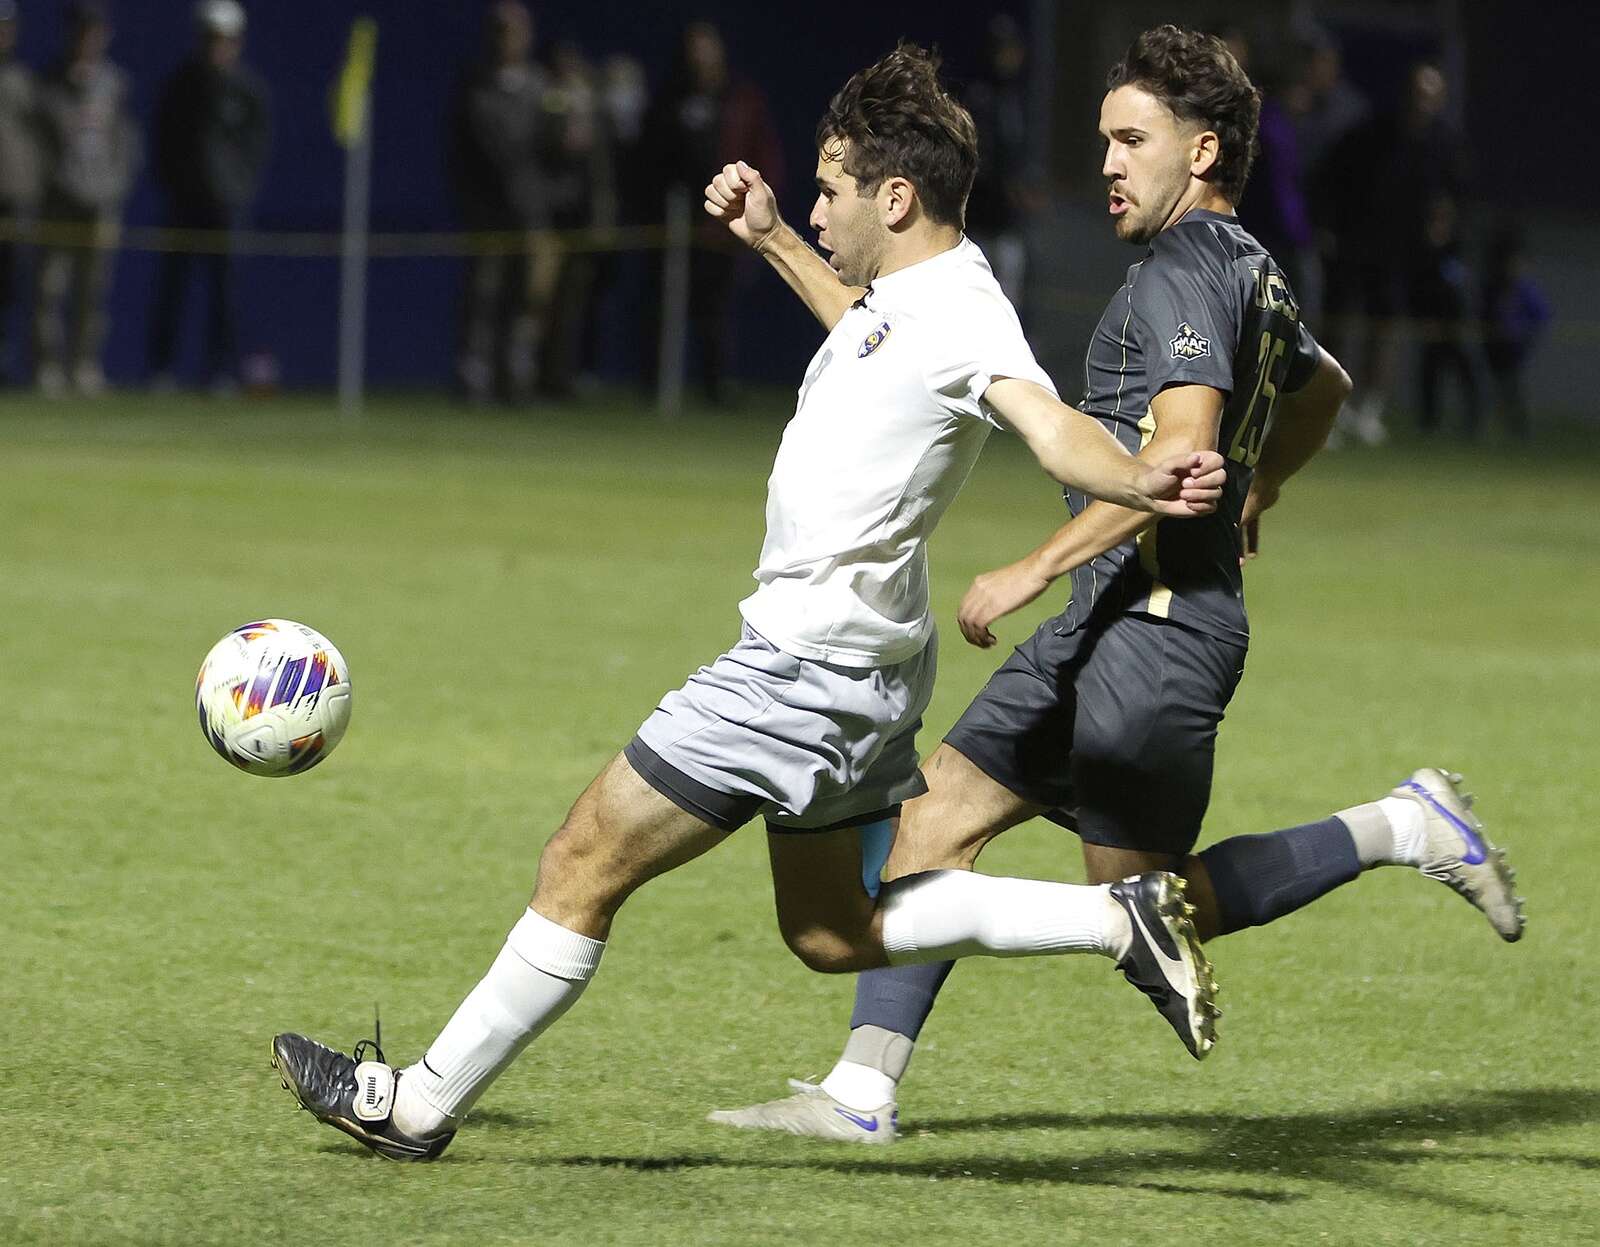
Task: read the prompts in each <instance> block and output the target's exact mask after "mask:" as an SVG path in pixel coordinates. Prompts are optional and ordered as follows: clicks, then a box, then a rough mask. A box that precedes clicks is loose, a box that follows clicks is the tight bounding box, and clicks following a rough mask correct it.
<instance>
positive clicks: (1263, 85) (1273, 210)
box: [1229, 35, 1322, 321]
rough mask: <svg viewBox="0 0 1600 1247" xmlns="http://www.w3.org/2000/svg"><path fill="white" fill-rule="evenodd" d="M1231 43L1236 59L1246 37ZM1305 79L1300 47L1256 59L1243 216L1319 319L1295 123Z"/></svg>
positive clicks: (1317, 267)
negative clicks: (1255, 114) (1257, 113)
mask: <svg viewBox="0 0 1600 1247" xmlns="http://www.w3.org/2000/svg"><path fill="white" fill-rule="evenodd" d="M1229 42H1230V45H1231V46H1233V47H1234V48H1235V59H1237V58H1238V48H1239V47H1241V46H1243V45H1242V36H1238V35H1235V37H1234V38H1233V39H1231V40H1230V41H1229ZM1240 64H1244V62H1243V61H1241V62H1240ZM1301 77H1302V59H1301V54H1300V53H1299V50H1298V49H1295V48H1292V47H1291V48H1288V49H1282V50H1278V51H1276V52H1275V54H1274V55H1271V56H1262V57H1260V58H1258V64H1257V68H1256V69H1255V71H1254V73H1253V74H1252V78H1253V81H1254V82H1255V84H1256V86H1257V87H1258V88H1259V89H1260V91H1261V123H1260V129H1259V140H1260V145H1261V146H1260V150H1259V152H1258V153H1257V156H1256V164H1255V169H1254V172H1252V174H1251V176H1250V185H1249V189H1248V190H1246V191H1245V195H1244V202H1243V203H1242V204H1241V205H1240V207H1239V219H1240V220H1241V221H1242V222H1243V223H1244V226H1245V228H1246V229H1248V230H1249V231H1250V233H1251V234H1252V235H1254V236H1255V238H1256V240H1257V241H1259V242H1260V243H1261V245H1262V246H1264V247H1265V248H1266V249H1267V250H1268V251H1269V252H1271V253H1272V256H1273V258H1274V259H1276V260H1277V261H1278V263H1279V264H1280V265H1281V266H1282V268H1283V271H1284V273H1285V274H1286V275H1287V276H1288V278H1289V286H1290V289H1291V290H1293V292H1294V296H1295V302H1296V303H1297V304H1298V305H1299V307H1300V310H1301V314H1302V315H1303V316H1306V317H1307V318H1308V319H1309V320H1312V321H1315V320H1316V319H1317V317H1316V309H1318V308H1320V307H1321V304H1322V263H1321V259H1320V257H1319V256H1318V254H1317V247H1316V234H1315V232H1314V230H1313V229H1312V225H1311V207H1310V204H1309V203H1308V201H1307V195H1306V186H1305V171H1304V167H1303V165H1302V162H1301V158H1300V136H1299V133H1298V131H1297V129H1296V125H1295V114H1296V112H1298V111H1300V110H1303V109H1304V108H1305V107H1306V92H1305V90H1304V87H1303V85H1302V82H1301Z"/></svg>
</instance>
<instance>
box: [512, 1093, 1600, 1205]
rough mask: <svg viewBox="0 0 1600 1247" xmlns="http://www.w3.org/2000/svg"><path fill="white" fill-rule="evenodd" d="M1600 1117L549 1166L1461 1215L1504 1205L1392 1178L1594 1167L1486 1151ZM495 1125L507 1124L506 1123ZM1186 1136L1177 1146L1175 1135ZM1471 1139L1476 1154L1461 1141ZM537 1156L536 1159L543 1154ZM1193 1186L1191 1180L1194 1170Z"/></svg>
mask: <svg viewBox="0 0 1600 1247" xmlns="http://www.w3.org/2000/svg"><path fill="white" fill-rule="evenodd" d="M1596 1116H1600V1092H1596V1091H1589V1090H1583V1089H1574V1088H1568V1087H1559V1088H1558V1087H1532V1088H1524V1089H1519V1090H1511V1091H1486V1092H1479V1093H1468V1094H1465V1095H1461V1096H1451V1097H1449V1098H1444V1099H1438V1100H1428V1099H1414V1100H1404V1101H1397V1102H1394V1103H1390V1104H1380V1105H1373V1106H1368V1107H1364V1108H1358V1109H1351V1110H1347V1111H1344V1112H1339V1111H1330V1112H1317V1113H1288V1114H1260V1115H1256V1114H1238V1113H1221V1114H1205V1113H1198V1112H1183V1111H1179V1112H1173V1113H1155V1112H1135V1113H1121V1112H1096V1113H1007V1114H1000V1115H995V1116H989V1117H947V1118H936V1119H933V1120H929V1121H926V1122H922V1123H918V1124H917V1128H916V1129H915V1130H913V1131H912V1133H911V1135H910V1138H911V1139H912V1141H913V1142H915V1140H916V1139H917V1137H918V1133H919V1131H921V1130H926V1131H927V1132H928V1133H929V1134H931V1135H934V1136H939V1135H959V1134H983V1133H992V1132H1002V1131H1005V1132H1009V1131H1018V1130H1028V1131H1040V1130H1043V1131H1066V1132H1090V1131H1094V1130H1102V1129H1110V1130H1122V1131H1126V1130H1130V1129H1132V1130H1138V1129H1147V1130H1151V1131H1153V1132H1156V1133H1157V1134H1158V1135H1159V1141H1158V1142H1157V1144H1156V1146H1153V1147H1149V1148H1137V1147H1135V1148H1133V1149H1129V1147H1128V1145H1127V1144H1126V1143H1125V1142H1123V1143H1120V1144H1119V1145H1118V1147H1117V1149H1116V1151H1115V1152H1109V1151H1098V1150H1096V1149H1095V1148H1093V1147H1092V1146H1089V1147H1085V1148H1083V1149H1082V1150H1081V1151H1080V1150H1074V1152H1072V1153H1071V1154H1066V1155H1057V1156H1053V1157H1051V1156H1035V1157H1029V1158H1019V1157H1013V1156H1004V1155H989V1156H986V1155H984V1154H982V1153H973V1154H970V1155H966V1156H963V1157H961V1158H958V1159H948V1158H939V1159H921V1158H917V1157H916V1156H915V1154H913V1155H910V1156H907V1155H905V1151H904V1150H897V1151H896V1152H895V1153H894V1154H892V1155H891V1154H887V1153H879V1152H876V1151H875V1150H874V1151H873V1152H872V1153H871V1154H868V1155H862V1154H860V1150H854V1151H853V1152H852V1154H849V1155H846V1154H845V1152H844V1149H841V1148H825V1147H821V1146H819V1145H812V1144H805V1145H799V1146H804V1147H806V1148H807V1149H808V1150H807V1154H806V1155H805V1156H803V1157H796V1158H787V1157H774V1156H759V1157H758V1156H739V1155H730V1154H713V1153H707V1154H703V1155H693V1154H686V1155H663V1156H607V1155H597V1156H585V1155H576V1156H565V1157H561V1158H559V1159H558V1161H557V1163H559V1164H564V1165H574V1166H593V1167H613V1168H621V1169H631V1170H634V1171H637V1172H655V1171H663V1170H673V1169H699V1168H723V1169H767V1170H774V1169H776V1170H784V1169H789V1170H812V1171H816V1172H834V1173H840V1174H845V1175H848V1176H879V1175H881V1176H891V1177H926V1178H941V1179H949V1180H951V1181H965V1182H1000V1183H1017V1184H1028V1185H1036V1184H1048V1183H1061V1184H1081V1185H1088V1186H1114V1187H1123V1188H1129V1189H1142V1190H1152V1191H1161V1192H1172V1193H1178V1194H1185V1195H1216V1196H1222V1197H1224V1198H1229V1199H1243V1200H1251V1201H1255V1202H1259V1203H1264V1204H1281V1203H1287V1202H1291V1201H1293V1200H1296V1199H1301V1198H1304V1195H1303V1194H1302V1193H1296V1192H1294V1191H1290V1190H1279V1189H1270V1188H1262V1187H1258V1186H1239V1185H1233V1184H1228V1185H1210V1184H1207V1183H1205V1181H1204V1180H1205V1179H1223V1180H1224V1181H1226V1180H1228V1179H1235V1180H1236V1179H1239V1178H1256V1179H1260V1178H1263V1177H1270V1179H1271V1180H1273V1181H1283V1180H1286V1181H1310V1182H1318V1183H1325V1184H1328V1185H1331V1186H1336V1187H1341V1188H1345V1189H1349V1190H1359V1191H1362V1192H1368V1193H1378V1194H1387V1195H1392V1196H1395V1197H1398V1198H1402V1199H1413V1200H1419V1201H1423V1202H1428V1203H1439V1204H1441V1205H1446V1206H1449V1207H1452V1208H1454V1209H1456V1210H1458V1211H1462V1212H1475V1213H1480V1214H1484V1215H1492V1214H1500V1213H1509V1212H1511V1211H1512V1209H1511V1208H1509V1207H1504V1206H1502V1205H1500V1204H1498V1203H1495V1202H1492V1201H1491V1200H1488V1199H1482V1198H1478V1197H1474V1196H1466V1195H1464V1194H1462V1193H1461V1192H1460V1191H1459V1190H1452V1191H1450V1192H1449V1193H1448V1194H1437V1195H1436V1194H1435V1193H1433V1192H1432V1191H1430V1190H1427V1189H1418V1188H1413V1187H1408V1186H1405V1185H1402V1184H1401V1182H1400V1178H1401V1176H1402V1174H1403V1173H1404V1172H1405V1171H1406V1170H1407V1169H1409V1167H1411V1166H1414V1165H1418V1164H1421V1163H1423V1162H1427V1161H1434V1162H1439V1161H1463V1160H1467V1161H1484V1160H1492V1161H1499V1162H1504V1161H1507V1160H1523V1161H1527V1162H1529V1163H1538V1164H1548V1165H1559V1166H1568V1167H1571V1168H1574V1169H1579V1170H1586V1171H1589V1170H1595V1169H1600V1157H1596V1156H1588V1155H1571V1156H1567V1155H1561V1154H1552V1153H1548V1152H1539V1153H1529V1154H1526V1155H1518V1154H1517V1153H1516V1152H1515V1151H1514V1150H1512V1149H1507V1150H1504V1151H1484V1150H1482V1144H1483V1143H1484V1142H1485V1141H1486V1140H1489V1139H1492V1138H1494V1137H1495V1136H1500V1135H1514V1134H1519V1133H1523V1132H1526V1131H1529V1130H1534V1129H1539V1128H1542V1127H1551V1126H1562V1125H1578V1124H1584V1123H1588V1122H1592V1121H1593V1120H1594V1119H1595V1118H1596ZM505 1124H513V1123H511V1122H506V1123H505ZM1175 1135H1181V1136H1184V1138H1183V1140H1182V1141H1181V1142H1176V1143H1175V1142H1174V1136H1175ZM1456 1145H1467V1146H1468V1147H1472V1150H1470V1151H1468V1150H1458V1148H1457V1146H1456ZM541 1163H543V1162H541ZM1197 1179H1198V1180H1200V1182H1201V1184H1199V1185H1197V1184H1196V1180H1197Z"/></svg>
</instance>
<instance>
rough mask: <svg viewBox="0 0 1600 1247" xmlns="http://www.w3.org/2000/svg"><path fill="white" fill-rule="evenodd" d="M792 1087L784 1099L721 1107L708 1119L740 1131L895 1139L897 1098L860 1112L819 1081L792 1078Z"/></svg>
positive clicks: (853, 1140)
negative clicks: (826, 1088)
mask: <svg viewBox="0 0 1600 1247" xmlns="http://www.w3.org/2000/svg"><path fill="white" fill-rule="evenodd" d="M789 1086H790V1087H792V1088H793V1089H794V1094H793V1095H790V1096H785V1097H784V1098H783V1099H781V1100H769V1101H767V1102H766V1103H765V1104H754V1105H751V1106H750V1107H749V1108H731V1109H718V1110H717V1111H716V1112H714V1113H709V1114H707V1116H706V1120H707V1121H711V1122H715V1123H716V1124H717V1125H719V1126H733V1127H734V1128H735V1129H738V1130H777V1131H781V1132H783V1133H784V1134H798V1135H803V1136H805V1137H806V1138H810V1139H827V1140H828V1141H830V1142H833V1143H871V1144H883V1143H893V1142H894V1141H895V1136H896V1133H897V1131H896V1129H895V1125H896V1122H897V1120H898V1118H899V1113H898V1112H897V1111H896V1109H895V1106H894V1101H893V1100H891V1101H890V1102H889V1103H887V1104H885V1105H883V1106H882V1107H881V1108H876V1109H873V1110H872V1111H871V1112H866V1113H858V1112H856V1110H855V1109H853V1108H849V1107H847V1106H846V1105H843V1104H840V1103H839V1101H838V1100H835V1099H834V1098H833V1097H832V1096H831V1095H829V1094H828V1093H827V1092H826V1091H824V1090H823V1089H822V1088H821V1087H819V1086H818V1085H817V1084H816V1083H811V1082H801V1081H800V1080H799V1079H798V1078H791V1079H790V1080H789Z"/></svg>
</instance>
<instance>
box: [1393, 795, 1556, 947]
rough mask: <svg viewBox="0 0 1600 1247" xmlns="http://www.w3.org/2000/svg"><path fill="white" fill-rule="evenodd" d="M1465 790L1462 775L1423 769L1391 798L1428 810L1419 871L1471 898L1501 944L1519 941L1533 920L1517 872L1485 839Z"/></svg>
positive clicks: (1501, 850)
mask: <svg viewBox="0 0 1600 1247" xmlns="http://www.w3.org/2000/svg"><path fill="white" fill-rule="evenodd" d="M1460 784H1461V776H1459V775H1456V774H1453V773H1451V772H1449V771H1445V770H1441V769H1439V768H1436V767H1431V766H1430V767H1423V768H1422V769H1421V770H1419V771H1416V772H1414V773H1413V774H1412V776H1411V778H1410V779H1408V780H1406V781H1405V783H1403V784H1401V785H1400V786H1399V787H1398V788H1396V789H1395V790H1394V791H1393V793H1391V794H1390V795H1391V796H1395V797H1404V798H1406V799H1408V800H1411V801H1415V802H1416V803H1417V804H1418V805H1419V806H1421V807H1422V813H1423V818H1424V820H1425V822H1424V833H1425V834H1426V836H1427V852H1426V856H1425V857H1424V858H1423V861H1422V864H1421V865H1420V866H1419V867H1418V869H1419V870H1421V871H1422V873H1423V874H1425V875H1427V876H1428V878H1430V879H1437V880H1438V881H1439V882H1440V883H1443V884H1446V885H1448V886H1449V887H1450V888H1451V889H1452V890H1453V891H1456V892H1459V893H1460V894H1461V895H1462V896H1464V897H1466V899H1467V900H1468V901H1470V902H1471V903H1472V904H1473V905H1474V906H1475V907H1476V908H1478V909H1479V910H1481V911H1482V912H1483V916H1484V917H1485V918H1487V919H1488V920H1489V925H1490V926H1492V927H1493V928H1494V929H1495V931H1496V932H1497V933H1498V934H1499V936H1500V938H1501V939H1503V940H1505V941H1507V942H1508V943H1509V942H1512V941H1515V940H1519V939H1521V938H1522V931H1523V928H1524V927H1525V926H1526V925H1527V919H1526V918H1524V917H1523V914H1522V898H1521V897H1520V896H1518V895H1517V894H1516V891H1515V888H1514V886H1513V885H1514V884H1515V883H1516V879H1517V872H1516V871H1514V870H1512V869H1511V867H1510V866H1509V865H1507V864H1506V851H1505V850H1504V849H1500V848H1496V847H1495V846H1494V845H1493V844H1491V843H1490V842H1489V840H1488V838H1487V837H1485V836H1484V834H1483V824H1482V823H1481V822H1479V821H1478V819H1477V816H1476V815H1474V814H1473V812H1472V797H1471V795H1470V794H1467V793H1463V792H1462V791H1461V789H1460Z"/></svg>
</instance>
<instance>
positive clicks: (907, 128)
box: [817, 43, 978, 229]
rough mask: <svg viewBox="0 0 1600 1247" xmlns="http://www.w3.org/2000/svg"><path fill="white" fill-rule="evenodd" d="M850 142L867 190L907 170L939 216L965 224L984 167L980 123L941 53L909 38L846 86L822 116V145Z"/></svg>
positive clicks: (853, 166)
mask: <svg viewBox="0 0 1600 1247" xmlns="http://www.w3.org/2000/svg"><path fill="white" fill-rule="evenodd" d="M846 143H848V144H849V150H848V152H847V153H846V156H847V161H848V163H847V164H846V165H845V172H846V173H848V174H849V175H850V176H851V177H853V178H855V180H856V185H857V190H858V192H859V193H860V194H862V195H873V194H876V193H877V190H878V187H880V186H881V185H883V180H884V179H885V178H889V177H903V178H905V179H906V180H907V181H909V182H910V183H911V184H912V185H913V186H915V187H916V188H917V196H918V198H920V199H921V200H922V204H923V207H924V208H926V209H927V212H928V216H929V217H930V218H931V219H932V220H934V221H937V222H938V223H939V224H941V225H954V226H956V227H957V228H958V229H959V228H960V227H961V226H962V225H963V223H964V222H965V219H966V212H967V196H968V194H970V193H971V191H972V178H973V175H974V174H975V173H977V171H978V129H977V127H976V126H975V125H974V124H973V122H972V114H971V113H969V112H968V111H967V110H966V109H965V108H963V107H962V106H961V104H959V103H958V102H957V101H956V100H955V99H954V98H952V97H951V95H950V93H949V92H948V91H946V90H945V88H944V85H943V84H942V83H941V82H940V81H939V55H938V53H937V52H931V51H929V50H927V49H925V48H920V47H918V46H917V45H916V44H914V43H901V44H900V45H899V46H898V47H897V48H895V50H894V51H893V52H891V53H889V55H888V56H886V57H884V58H883V59H882V60H881V61H879V62H878V63H877V64H876V65H872V66H870V67H869V68H867V69H863V70H861V71H860V72H859V73H857V74H855V75H854V76H852V77H851V79H850V81H849V82H847V83H845V84H844V86H842V87H840V88H839V92H838V94H836V95H835V96H834V97H833V99H832V100H830V101H829V102H828V109H827V111H826V112H825V113H823V114H822V120H821V121H819V122H818V123H817V150H819V151H822V152H825V153H828V154H829V155H830V156H831V155H833V154H834V152H835V151H837V150H839V149H841V148H843V146H844V145H845V144H846Z"/></svg>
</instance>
